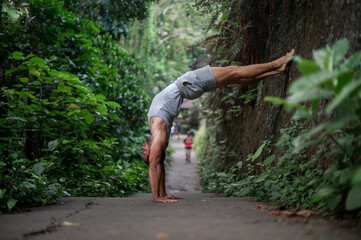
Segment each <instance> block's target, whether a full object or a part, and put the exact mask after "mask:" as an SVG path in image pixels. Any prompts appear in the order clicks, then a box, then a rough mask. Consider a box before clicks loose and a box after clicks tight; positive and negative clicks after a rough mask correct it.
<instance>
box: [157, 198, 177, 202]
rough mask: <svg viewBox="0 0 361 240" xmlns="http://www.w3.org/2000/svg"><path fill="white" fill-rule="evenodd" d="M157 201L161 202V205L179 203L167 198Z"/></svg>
mask: <svg viewBox="0 0 361 240" xmlns="http://www.w3.org/2000/svg"><path fill="white" fill-rule="evenodd" d="M155 201H156V202H160V203H176V202H177V200H172V199H165V198H161V199H156V200H155Z"/></svg>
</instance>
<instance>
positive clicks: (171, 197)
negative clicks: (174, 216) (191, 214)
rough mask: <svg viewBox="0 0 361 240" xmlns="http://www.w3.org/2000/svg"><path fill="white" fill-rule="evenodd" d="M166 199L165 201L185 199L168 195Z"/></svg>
mask: <svg viewBox="0 0 361 240" xmlns="http://www.w3.org/2000/svg"><path fill="white" fill-rule="evenodd" d="M164 198H165V199H184V198H183V197H177V196H172V195H166V196H165V197H164Z"/></svg>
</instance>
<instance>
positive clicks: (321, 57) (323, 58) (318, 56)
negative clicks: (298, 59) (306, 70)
mask: <svg viewBox="0 0 361 240" xmlns="http://www.w3.org/2000/svg"><path fill="white" fill-rule="evenodd" d="M313 58H314V59H315V62H316V63H317V65H318V66H319V67H320V68H321V69H324V70H325V69H328V60H329V48H328V49H327V48H322V49H318V50H314V51H313Z"/></svg>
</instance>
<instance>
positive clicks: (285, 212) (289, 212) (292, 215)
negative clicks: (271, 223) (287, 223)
mask: <svg viewBox="0 0 361 240" xmlns="http://www.w3.org/2000/svg"><path fill="white" fill-rule="evenodd" d="M281 214H282V215H285V216H287V217H294V216H296V212H292V211H287V210H284V211H282V212H281Z"/></svg>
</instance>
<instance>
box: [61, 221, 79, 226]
mask: <svg viewBox="0 0 361 240" xmlns="http://www.w3.org/2000/svg"><path fill="white" fill-rule="evenodd" d="M62 225H63V226H65V227H71V226H79V225H80V223H72V222H68V221H64V222H63V223H62Z"/></svg>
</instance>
